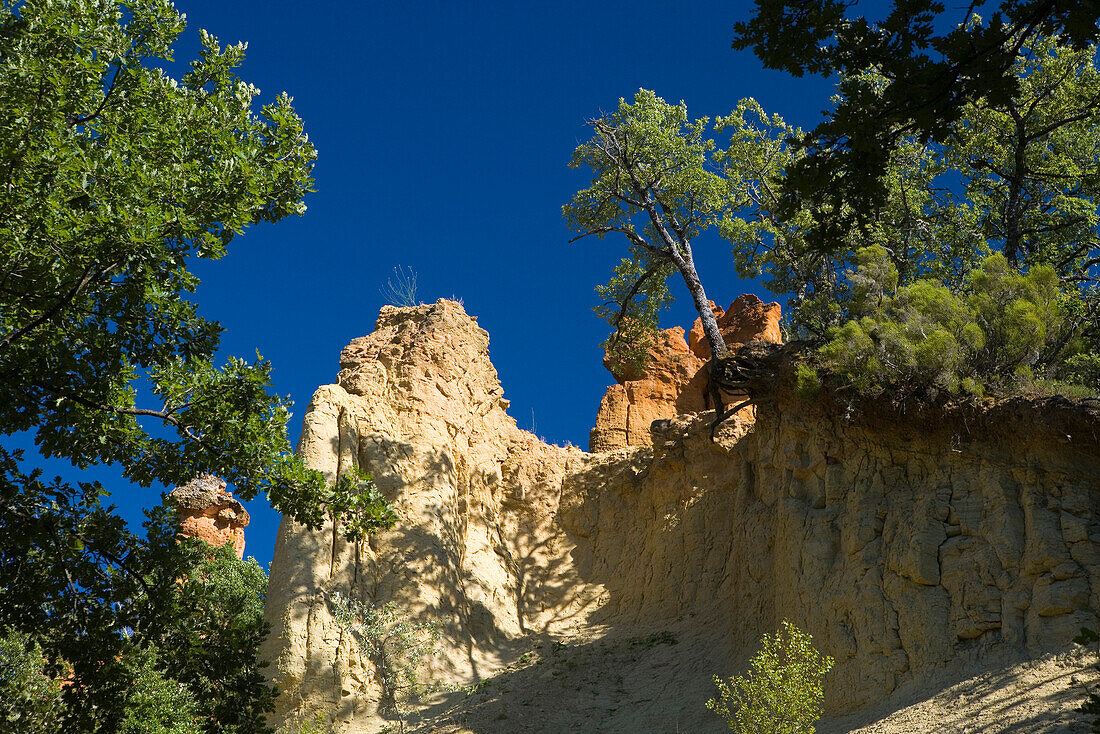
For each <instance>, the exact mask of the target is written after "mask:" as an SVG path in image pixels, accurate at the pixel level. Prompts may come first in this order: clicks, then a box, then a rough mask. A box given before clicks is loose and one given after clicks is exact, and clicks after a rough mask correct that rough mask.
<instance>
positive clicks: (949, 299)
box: [721, 37, 1100, 394]
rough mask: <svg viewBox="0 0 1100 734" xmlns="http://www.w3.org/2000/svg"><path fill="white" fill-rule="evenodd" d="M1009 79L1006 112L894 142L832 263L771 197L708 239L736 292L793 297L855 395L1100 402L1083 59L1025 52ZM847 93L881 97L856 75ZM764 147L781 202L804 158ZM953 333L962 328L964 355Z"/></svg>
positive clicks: (801, 223)
mask: <svg viewBox="0 0 1100 734" xmlns="http://www.w3.org/2000/svg"><path fill="white" fill-rule="evenodd" d="M1014 71H1015V74H1016V75H1017V76H1018V77H1019V80H1020V81H1019V85H1018V91H1017V94H1016V96H1014V97H1011V98H1010V99H1007V100H1003V101H1000V102H996V103H995V102H993V101H990V100H988V99H982V100H978V101H976V102H974V103H967V104H965V105H964V106H963V111H962V112H963V117H962V118H961V119H960V120H959V121H958V122H957V123H955V124H954V125H952V126H951V136H952V137H951V138H950V141H949V143H948V144H946V145H940V144H936V143H932V142H922V141H921V140H919V139H917V138H915V137H908V138H903V139H901V140H900V142H899V143H898V145H897V147H896V148H895V150H894V154H893V156H892V158H891V160H890V162H889V164H888V165H887V166H886V167H885V169H884V171H883V172H881V174H880V182H881V183H882V184H883V186H884V189H885V193H886V198H885V200H884V201H883V202H882V204H881V205H880V206H878V207H877V208H875V209H874V210H873V211H872V212H870V213H869V214H868V216H867V217H866V218H865V219H866V221H865V223H864V224H863V225H862V226H852V227H851V228H849V229H846V230H843V231H842V232H839V233H838V235H837V236H836V237H835V238H834V239H833V240H832V241H831V242H830V243H829V245H828V247H824V246H820V245H818V244H815V242H814V240H813V238H812V237H811V236H810V231H811V230H812V229H813V227H814V226H815V224H814V222H813V213H812V212H810V211H808V210H806V209H803V210H799V211H797V212H795V213H793V214H788V213H786V212H785V211H784V210H783V205H782V201H781V196H779V195H776V194H774V193H772V195H771V196H769V197H767V198H766V199H764V200H762V201H761V202H760V203H758V204H756V205H755V206H754V207H750V208H748V209H746V210H741V211H736V212H733V213H732V214H731V215H729V216H727V217H726V218H725V219H724V220H723V222H722V224H721V229H722V233H723V235H724V236H725V237H726V238H727V239H728V240H729V241H730V242H731V243H732V244H733V246H734V260H735V263H736V264H737V266H738V270H739V272H740V274H741V275H742V276H743V277H761V278H763V279H764V281H765V283H766V284H767V285H768V286H769V287H770V288H771V289H772V290H773V291H774V292H786V293H788V294H790V295H791V296H792V297H791V300H790V308H789V309H788V319H789V324H790V326H791V331H793V332H794V333H795V334H796V335H797V336H802V337H810V338H816V339H823V340H827V341H829V342H830V345H829V347H828V349H827V354H826V355H825V362H826V363H828V364H829V365H830V366H831V368H834V369H840V370H841V371H842V372H843V373H844V374H846V375H847V376H848V377H849V378H850V379H852V381H853V384H854V385H856V386H857V387H861V388H863V389H869V390H871V391H878V390H881V389H882V388H884V387H885V386H886V385H890V386H892V387H894V388H898V387H901V388H902V392H903V393H906V392H908V393H913V392H919V390H918V389H917V386H918V385H923V387H927V388H929V392H931V393H936V392H940V393H943V392H946V393H947V394H958V393H959V392H969V393H980V392H982V390H983V389H984V388H993V389H994V390H1001V391H1004V390H1007V391H1012V390H1014V389H1017V388H1018V387H1019V386H1022V385H1023V384H1024V383H1026V381H1027V380H1026V379H1025V378H1028V377H1029V376H1034V377H1037V378H1044V379H1049V380H1061V381H1072V382H1076V383H1079V384H1083V385H1085V386H1087V387H1089V388H1091V389H1093V390H1096V389H1100V380H1098V379H1097V377H1098V376H1100V373H1098V370H1097V366H1098V365H1100V356H1098V354H1100V322H1098V319H1097V316H1098V315H1100V291H1098V289H1097V278H1098V277H1100V267H1098V265H1100V239H1098V223H1100V220H1098V216H1097V209H1096V205H1095V203H1094V202H1095V200H1096V196H1097V194H1098V193H1100V192H1098V191H1097V190H1096V187H1097V185H1098V184H1097V178H1096V176H1095V175H1094V173H1093V172H1094V171H1095V170H1096V167H1097V166H1098V165H1100V155H1098V153H1097V151H1098V150H1100V137H1098V136H1100V132H1098V131H1100V114H1098V113H1100V76H1098V72H1097V69H1096V63H1095V49H1093V48H1091V47H1089V48H1085V49H1082V50H1076V49H1074V48H1072V47H1071V46H1067V45H1064V44H1062V43H1061V41H1060V39H1058V38H1042V37H1040V38H1036V39H1034V40H1033V41H1032V42H1029V43H1028V44H1027V45H1025V46H1024V47H1023V48H1022V49H1021V51H1020V53H1019V55H1018V56H1016V57H1015V65H1014ZM850 81H851V80H850V79H842V80H841V82H840V84H839V86H838V96H837V99H838V100H839V101H840V102H839V103H840V104H845V103H846V100H847V99H848V97H847V96H846V95H849V94H851V86H850ZM859 84H860V85H863V86H871V87H873V88H874V89H876V90H878V93H883V92H884V91H885V90H887V89H889V88H890V86H891V84H892V83H891V82H890V81H889V80H888V79H886V78H885V77H884V76H883V74H882V73H881V72H878V71H869V72H865V73H863V74H861V75H860V81H859ZM777 123H778V121H777ZM764 137H766V138H770V139H771V140H772V143H771V146H772V147H773V148H774V149H775V150H777V151H779V153H780V154H779V155H778V156H777V160H779V161H780V164H781V165H780V166H779V167H777V169H776V170H774V171H773V172H771V173H770V174H769V175H768V177H767V179H768V181H769V185H768V189H767V190H768V191H769V192H776V191H779V190H781V189H782V187H783V185H784V176H785V175H787V174H788V173H789V172H790V171H791V170H792V167H794V166H795V165H796V164H797V163H798V161H799V160H801V159H802V156H803V155H804V153H803V151H801V150H799V149H798V148H797V146H793V147H791V146H788V147H786V148H783V147H781V145H780V144H781V141H783V140H784V139H786V140H789V139H790V138H791V137H792V135H791V133H790V130H789V128H785V126H783V125H781V124H776V125H774V126H773V129H772V130H771V131H767V133H766V135H765V136H764ZM766 145H767V143H766V142H762V143H760V146H761V147H764V146H766ZM995 253H1000V254H1001V256H1002V257H1001V259H1000V260H990V259H989V258H990V256H991V255H992V254H995ZM869 285H870V286H873V288H871V289H870V290H868V287H869ZM883 289H885V291H884V290H883ZM884 292H888V295H889V297H888V298H885V299H883V298H882V296H883V295H884ZM870 295H876V298H877V300H875V299H870ZM960 315H962V316H960ZM960 317H961V318H965V319H973V320H974V323H973V325H972V326H971V327H970V328H969V329H968V333H969V336H968V337H967V336H964V335H963V334H962V332H961V331H960V330H959V329H960V328H961V322H960V321H959V318H960ZM868 319H869V321H868ZM933 324H934V325H935V328H934V329H933V330H932V331H931V332H927V331H926V330H925V329H926V327H931V326H932V325H933ZM975 330H979V331H980V332H981V336H980V338H979V337H978V336H977V331H975ZM949 334H950V335H951V339H947V336H948V335H949ZM872 337H873V338H872ZM971 337H973V338H979V341H980V342H981V343H982V346H981V348H978V347H976V346H973V342H972V339H971ZM960 340H961V341H960ZM922 341H927V343H926V344H923V345H921V346H920V348H919V349H918V348H917V342H922ZM918 352H919V353H918ZM872 353H877V354H878V357H881V359H879V358H877V357H876V358H875V359H870V355H871V354H872ZM861 360H863V361H861ZM872 368H873V369H875V370H878V374H877V375H872V374H871V372H870V370H872ZM922 381H923V382H922ZM983 386H984V388H983Z"/></svg>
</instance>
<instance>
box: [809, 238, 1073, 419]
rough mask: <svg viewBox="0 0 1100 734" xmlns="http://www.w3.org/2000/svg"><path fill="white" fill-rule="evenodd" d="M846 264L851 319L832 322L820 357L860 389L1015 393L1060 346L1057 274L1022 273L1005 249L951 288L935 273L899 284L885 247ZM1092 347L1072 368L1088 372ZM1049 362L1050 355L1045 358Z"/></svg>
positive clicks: (861, 252)
mask: <svg viewBox="0 0 1100 734" xmlns="http://www.w3.org/2000/svg"><path fill="white" fill-rule="evenodd" d="M856 262H857V268H856V270H855V271H854V272H849V273H848V277H849V279H850V280H851V283H852V286H851V289H852V304H851V313H850V315H851V317H852V318H851V320H849V321H847V322H846V323H844V324H842V325H840V326H837V327H834V328H832V329H830V330H829V332H828V335H827V342H826V343H825V345H824V346H823V347H822V348H821V350H820V352H819V358H820V361H821V365H822V366H823V367H825V368H827V369H828V370H829V371H831V372H833V373H835V374H839V375H842V376H843V377H845V378H846V379H847V381H848V384H849V385H850V386H851V387H852V388H853V389H855V390H856V391H857V392H859V393H862V394H869V395H877V394H881V393H883V392H890V393H891V394H893V395H895V396H897V397H899V398H901V397H905V396H906V394H911V393H916V394H923V395H925V396H927V397H930V398H932V399H935V398H936V397H937V396H938V395H941V394H942V395H947V396H958V395H967V394H969V395H974V396H979V397H980V396H981V395H982V394H983V392H984V389H985V387H986V386H989V387H992V388H994V389H997V390H999V391H1001V392H1016V391H1018V390H1016V389H1015V387H1014V386H1015V385H1018V384H1019V383H1021V382H1027V381H1028V380H1030V379H1031V378H1032V376H1033V374H1034V371H1035V370H1044V371H1045V370H1047V369H1048V367H1047V366H1046V365H1044V363H1043V358H1044V357H1043V355H1045V354H1046V353H1047V352H1048V351H1051V350H1054V351H1057V343H1058V342H1059V339H1058V334H1060V333H1061V328H1062V327H1061V326H1060V324H1061V322H1062V320H1063V311H1064V308H1063V306H1062V304H1061V303H1060V301H1059V295H1058V288H1057V279H1056V278H1055V277H1054V272H1053V271H1052V270H1051V269H1050V268H1048V267H1044V266H1035V267H1033V268H1031V269H1030V270H1029V271H1028V272H1027V273H1019V272H1016V271H1015V270H1014V269H1012V268H1011V267H1009V266H1008V263H1007V262H1006V260H1005V257H1004V255H1002V254H1000V253H995V254H993V255H990V256H989V257H988V258H986V259H985V260H984V261H983V262H982V263H981V265H980V266H979V267H977V268H975V269H974V270H973V271H971V272H970V274H969V275H968V276H967V278H966V280H965V283H964V284H963V287H962V290H961V291H960V292H958V293H955V292H953V291H951V290H950V289H948V288H947V287H945V286H944V285H942V284H941V283H938V282H936V281H933V280H916V281H913V282H911V283H908V284H907V285H898V278H897V271H896V269H895V268H894V266H893V265H892V264H891V262H890V259H889V256H888V254H887V252H886V250H885V249H883V248H882V247H879V246H874V247H865V248H863V249H861V250H859V251H858V253H857V257H856ZM1090 359H1091V353H1087V354H1085V355H1084V356H1081V357H1079V358H1078V359H1077V360H1076V361H1075V362H1074V366H1073V367H1072V368H1070V369H1063V370H1062V371H1064V372H1066V373H1067V375H1069V376H1071V377H1072V378H1076V379H1088V376H1089V375H1090V374H1091V373H1090V371H1089V370H1090V366H1091V361H1090ZM1047 361H1048V362H1049V361H1050V360H1049V358H1047Z"/></svg>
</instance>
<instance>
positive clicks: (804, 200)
mask: <svg viewBox="0 0 1100 734" xmlns="http://www.w3.org/2000/svg"><path fill="white" fill-rule="evenodd" d="M755 5H756V8H755V10H754V12H753V14H752V16H751V17H750V18H748V19H746V20H743V21H740V22H738V23H737V24H736V25H735V27H734V28H735V33H736V38H735V40H734V42H733V47H734V48H736V49H745V48H752V49H753V50H754V51H755V53H756V54H757V56H758V57H759V58H760V59H761V61H763V62H764V65H765V66H766V67H768V68H773V69H782V70H785V71H788V72H790V73H792V74H794V75H796V76H802V75H803V74H807V73H809V74H825V75H827V74H830V73H834V72H837V73H840V74H841V75H844V76H846V77H848V79H849V85H848V90H847V93H846V95H845V98H844V100H843V101H842V102H841V103H840V104H838V105H837V106H836V108H835V109H834V110H833V111H832V112H831V113H829V114H828V116H827V118H826V120H825V121H824V122H822V123H821V124H820V125H819V126H818V127H817V128H816V129H815V130H814V131H813V132H812V133H811V134H810V135H808V136H805V137H804V138H803V139H802V140H801V143H800V144H801V147H802V148H803V149H804V150H805V151H806V152H807V153H808V155H807V156H806V157H805V158H803V159H802V160H800V161H798V162H797V164H796V165H795V166H794V167H793V168H792V170H791V172H790V176H789V178H788V180H787V182H786V185H785V193H784V197H783V198H784V208H785V210H786V211H787V212H788V213H790V212H793V211H797V210H802V209H806V208H809V209H811V210H812V211H813V212H814V217H815V224H814V227H813V230H812V235H813V236H812V239H813V240H814V242H815V244H816V245H817V246H827V245H828V244H829V242H831V241H832V240H833V239H835V238H836V237H837V236H843V235H844V233H845V232H846V231H847V230H848V229H850V228H851V227H852V226H853V223H855V222H859V223H863V224H865V223H866V222H867V220H868V218H870V217H871V216H873V213H874V212H875V211H876V210H877V209H878V208H879V207H880V206H882V205H883V203H884V202H885V201H886V199H887V188H886V185H885V183H886V182H885V180H884V178H883V172H884V171H886V170H887V167H888V165H889V163H890V162H891V159H892V157H893V154H894V153H895V152H896V151H897V149H898V147H899V146H902V145H904V144H905V141H906V140H907V139H909V138H910V137H916V138H918V139H920V140H922V141H928V140H932V141H936V142H938V143H947V142H948V141H949V140H950V139H951V138H952V137H953V135H954V131H953V126H954V125H955V124H956V123H957V122H958V121H959V120H961V119H964V118H965V117H967V114H968V113H967V112H966V109H965V108H966V107H967V106H968V105H970V104H974V103H977V102H978V101H979V100H986V101H988V102H989V103H990V104H992V105H1000V104H1003V103H1004V102H1006V101H1008V100H1010V99H1013V98H1014V97H1017V96H1019V91H1020V89H1019V87H1020V86H1021V84H1022V83H1023V82H1024V78H1023V77H1021V76H1020V75H1019V74H1016V73H1014V69H1013V66H1014V64H1015V60H1016V57H1017V55H1018V54H1019V52H1020V51H1021V50H1022V49H1025V48H1027V47H1028V46H1029V45H1034V44H1036V43H1037V42H1040V40H1041V39H1043V38H1048V37H1051V36H1054V35H1060V36H1062V38H1063V42H1064V43H1065V44H1067V45H1068V46H1070V47H1072V48H1073V49H1076V50H1081V49H1084V48H1085V47H1086V46H1088V45H1089V44H1091V43H1094V42H1095V41H1096V40H1097V39H1098V38H1100V35H1098V34H1100V31H1098V26H1097V19H1098V18H1100V3H1097V2H1095V0H1087V1H1084V2H1081V1H1078V0H1074V1H1073V2H1052V1H1050V0H1001V2H997V3H989V4H988V5H989V6H991V9H990V11H989V12H990V14H989V17H988V19H987V20H986V21H985V22H974V21H973V19H972V17H971V13H973V11H974V10H976V9H977V10H980V11H982V12H985V10H986V5H987V4H986V3H985V2H976V3H971V4H969V5H967V4H961V5H958V6H951V5H948V4H945V3H942V2H938V1H936V0H894V2H893V3H891V4H889V5H888V6H887V7H886V12H885V13H884V14H883V17H881V19H880V20H877V21H876V20H870V19H868V18H867V17H865V16H863V15H861V14H860V10H861V9H870V10H872V11H880V12H881V11H882V10H883V8H882V7H881V6H873V4H872V3H860V2H858V0H856V1H850V0H824V1H822V2H811V3H808V2H801V1H799V0H756V2H755ZM871 68H874V69H878V70H879V71H880V72H881V74H882V76H883V77H884V78H886V79H889V80H890V82H891V83H890V85H889V88H888V89H886V90H885V91H884V92H883V91H882V90H879V89H876V88H875V85H874V84H873V83H871V82H870V81H869V80H867V79H866V78H861V77H860V75H861V74H862V73H863V72H864V71H865V70H867V69H871ZM1010 260H1011V258H1010Z"/></svg>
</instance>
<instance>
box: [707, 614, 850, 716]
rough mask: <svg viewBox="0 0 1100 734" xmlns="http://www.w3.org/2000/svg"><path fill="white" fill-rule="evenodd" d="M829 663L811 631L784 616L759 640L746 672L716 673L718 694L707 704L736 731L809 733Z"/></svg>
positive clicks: (831, 663) (819, 711) (818, 711)
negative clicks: (727, 676)
mask: <svg viewBox="0 0 1100 734" xmlns="http://www.w3.org/2000/svg"><path fill="white" fill-rule="evenodd" d="M832 667H833V659H832V658H831V657H829V656H828V655H822V654H821V653H820V652H818V651H817V650H816V649H814V646H813V638H812V637H810V635H808V634H806V633H805V632H802V631H801V630H800V629H798V627H796V626H795V625H793V624H791V623H790V622H788V621H787V620H783V624H782V625H781V626H780V628H779V631H778V632H776V633H775V634H766V635H764V637H763V639H761V640H760V649H759V650H758V651H757V652H756V654H755V655H753V657H752V659H751V660H750V661H749V673H748V675H747V676H740V675H737V676H733V677H732V678H730V679H729V680H728V681H727V680H725V679H723V678H721V677H720V676H717V675H716V676H714V683H715V685H716V686H718V696H717V698H712V699H710V700H709V701H707V708H709V709H710V710H711V711H714V712H715V713H716V714H718V715H719V716H721V717H722V718H723V719H725V720H726V723H728V724H729V727H730V729H731V730H733V731H735V732H739V734H813V731H814V723H815V722H816V721H817V720H818V719H819V718H821V710H822V703H823V701H824V693H823V691H822V683H823V681H824V679H825V674H826V673H828V672H829V671H830V670H831V669H832Z"/></svg>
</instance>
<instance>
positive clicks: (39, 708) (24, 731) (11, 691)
mask: <svg viewBox="0 0 1100 734" xmlns="http://www.w3.org/2000/svg"><path fill="white" fill-rule="evenodd" d="M44 667H45V656H44V655H43V653H42V648H41V647H40V646H39V645H38V644H37V643H35V642H34V641H33V640H32V639H31V638H30V636H29V635H25V634H21V633H19V632H14V631H11V630H8V631H7V633H6V634H5V635H4V636H3V637H0V722H2V723H3V724H4V729H5V730H6V731H17V732H20V734H61V731H62V730H61V721H62V716H61V710H62V705H63V704H62V702H61V685H60V683H59V682H58V681H57V680H55V679H53V678H51V677H50V676H48V675H46V672H45V670H44Z"/></svg>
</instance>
